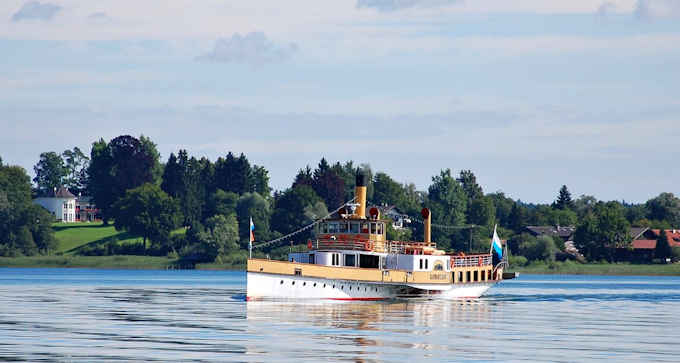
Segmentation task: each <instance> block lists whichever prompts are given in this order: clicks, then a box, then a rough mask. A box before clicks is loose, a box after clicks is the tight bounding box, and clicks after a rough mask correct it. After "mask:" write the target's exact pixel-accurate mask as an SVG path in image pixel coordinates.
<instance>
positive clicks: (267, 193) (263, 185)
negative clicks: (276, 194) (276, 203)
mask: <svg viewBox="0 0 680 363" xmlns="http://www.w3.org/2000/svg"><path fill="white" fill-rule="evenodd" d="M251 179H252V180H251V181H250V186H251V192H255V193H257V194H259V195H261V196H262V197H264V198H265V199H269V198H271V194H272V188H271V187H270V186H269V172H268V171H267V169H265V168H264V167H263V166H258V165H253V168H252V172H251Z"/></svg>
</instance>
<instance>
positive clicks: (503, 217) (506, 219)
mask: <svg viewBox="0 0 680 363" xmlns="http://www.w3.org/2000/svg"><path fill="white" fill-rule="evenodd" d="M487 197H489V198H491V200H492V201H493V205H494V206H495V207H496V212H495V213H496V223H498V225H500V226H502V227H503V228H510V229H512V226H511V223H510V214H511V213H512V208H513V206H514V205H515V201H514V200H512V199H511V198H508V197H506V196H505V194H504V193H503V192H500V191H499V192H496V193H491V194H487Z"/></svg>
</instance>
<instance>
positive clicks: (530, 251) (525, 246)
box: [519, 236, 558, 262]
mask: <svg viewBox="0 0 680 363" xmlns="http://www.w3.org/2000/svg"><path fill="white" fill-rule="evenodd" d="M557 251H558V249H557V246H556V245H555V241H554V240H553V238H552V237H550V236H539V237H538V238H530V239H527V240H524V241H522V243H520V245H519V254H520V255H522V256H524V257H526V258H527V259H528V260H529V261H547V262H550V261H555V254H556V253H557Z"/></svg>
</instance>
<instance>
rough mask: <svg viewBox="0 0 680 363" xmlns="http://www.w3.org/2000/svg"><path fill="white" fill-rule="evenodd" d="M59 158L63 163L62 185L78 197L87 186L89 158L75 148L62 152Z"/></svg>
mask: <svg viewBox="0 0 680 363" xmlns="http://www.w3.org/2000/svg"><path fill="white" fill-rule="evenodd" d="M61 157H62V159H63V160H64V162H65V168H66V177H65V179H64V185H65V186H66V187H67V188H68V189H69V190H70V191H71V193H73V194H76V195H78V194H79V193H82V192H84V191H85V187H86V185H87V168H88V164H89V162H90V158H89V157H87V155H85V154H84V153H83V152H82V151H81V150H80V148H78V147H77V146H76V147H74V148H73V150H64V152H63V153H61Z"/></svg>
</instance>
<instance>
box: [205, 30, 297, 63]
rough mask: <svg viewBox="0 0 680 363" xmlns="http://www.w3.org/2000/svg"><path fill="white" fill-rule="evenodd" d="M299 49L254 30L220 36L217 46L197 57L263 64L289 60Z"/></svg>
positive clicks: (295, 45)
mask: <svg viewBox="0 0 680 363" xmlns="http://www.w3.org/2000/svg"><path fill="white" fill-rule="evenodd" d="M297 51H298V46H297V44H295V43H288V44H285V45H278V44H275V43H274V42H273V41H271V40H269V39H267V37H266V36H265V35H264V33H261V32H252V33H248V34H246V35H244V36H242V35H241V34H239V33H234V34H233V35H232V36H231V38H220V39H218V40H217V42H216V43H215V48H214V49H213V50H212V51H211V52H209V53H207V54H204V55H202V56H199V57H198V58H197V59H198V60H202V61H212V62H223V63H246V64H251V65H263V64H267V63H278V62H283V61H286V60H288V59H289V58H290V57H291V56H292V55H293V54H294V53H296V52H297Z"/></svg>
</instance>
